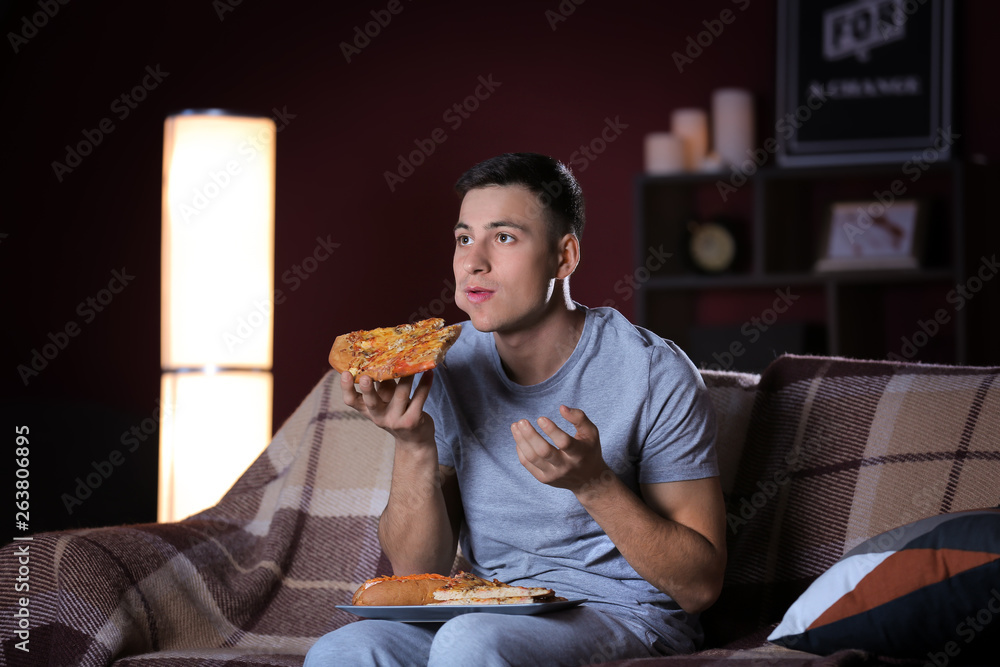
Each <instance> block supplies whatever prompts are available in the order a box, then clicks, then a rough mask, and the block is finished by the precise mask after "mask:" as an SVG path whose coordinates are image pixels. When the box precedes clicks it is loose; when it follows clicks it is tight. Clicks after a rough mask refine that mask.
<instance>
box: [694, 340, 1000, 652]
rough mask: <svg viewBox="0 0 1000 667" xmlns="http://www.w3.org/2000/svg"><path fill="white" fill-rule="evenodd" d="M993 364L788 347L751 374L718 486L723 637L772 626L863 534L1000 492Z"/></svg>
mask: <svg viewBox="0 0 1000 667" xmlns="http://www.w3.org/2000/svg"><path fill="white" fill-rule="evenodd" d="M998 373H1000V369H998V368H973V367H953V366H934V365H925V364H914V363H896V362H889V361H885V362H882V361H858V360H852V359H841V358H831V357H808V356H794V355H785V356H782V357H779V358H778V359H776V360H775V361H774V362H773V363H772V364H770V365H769V366H768V367H767V368H766V369H765V370H764V372H763V373H762V374H761V381H760V384H759V386H758V389H757V393H756V398H755V402H754V407H753V412H752V414H751V417H750V424H749V428H748V432H747V440H746V445H745V447H744V449H743V455H742V458H741V461H740V465H739V468H738V471H737V476H736V479H735V482H734V485H733V490H732V492H731V493H729V494H727V519H728V523H729V531H728V534H727V540H728V547H729V566H728V567H727V571H726V580H725V585H724V588H723V592H722V596H721V597H720V599H719V601H718V602H717V603H716V605H715V606H714V607H713V608H712V609H710V610H709V611H708V612H707V613H706V614H704V615H703V620H704V622H705V629H706V635H707V637H708V641H709V642H711V643H713V644H714V645H720V644H725V643H728V642H730V641H733V640H734V639H737V638H739V637H741V636H744V635H746V634H748V633H750V632H753V631H756V630H759V629H760V628H762V627H767V626H770V625H773V624H775V623H777V622H778V621H779V620H780V619H781V617H782V615H783V614H784V612H785V610H786V609H787V608H788V607H789V606H790V605H791V603H792V602H794V601H795V599H796V598H797V597H798V596H799V595H800V594H801V593H802V592H803V591H804V590H805V589H806V588H807V587H808V585H809V584H810V583H812V581H813V580H814V579H815V578H816V577H818V576H819V575H820V574H822V573H823V572H824V571H826V570H827V569H829V568H830V567H831V566H832V565H833V564H834V563H835V562H837V561H838V560H839V559H840V558H841V557H842V556H843V555H844V554H845V553H846V552H848V551H849V550H850V549H852V548H854V547H855V546H857V545H858V544H860V543H862V542H864V541H865V540H867V539H868V538H870V537H872V536H874V535H877V534H879V533H882V532H884V531H886V530H889V529H891V528H893V527H895V526H900V525H903V524H906V523H909V522H911V521H914V520H917V519H919V518H922V517H925V516H929V515H933V514H940V513H944V512H951V511H959V510H966V509H976V508H981V507H992V506H994V505H996V504H997V502H998V501H1000V498H998V493H997V484H996V480H997V479H1000V381H997V375H998Z"/></svg>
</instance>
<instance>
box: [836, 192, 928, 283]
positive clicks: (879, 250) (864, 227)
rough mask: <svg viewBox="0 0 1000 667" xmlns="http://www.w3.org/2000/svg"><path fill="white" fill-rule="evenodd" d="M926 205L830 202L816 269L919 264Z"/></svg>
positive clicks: (910, 201)
mask: <svg viewBox="0 0 1000 667" xmlns="http://www.w3.org/2000/svg"><path fill="white" fill-rule="evenodd" d="M923 209H924V207H923V205H922V204H921V202H919V201H917V200H914V199H898V200H896V201H895V202H894V203H892V204H891V205H889V206H883V205H882V204H881V203H880V202H878V201H854V202H837V203H834V204H832V205H831V207H830V215H829V217H828V219H827V229H826V233H825V234H824V247H823V251H822V254H821V256H820V258H819V260H817V262H816V270H817V271H857V270H871V269H916V268H919V266H920V255H921V253H922V250H923V241H924V234H925V227H926V225H925V222H924V216H923Z"/></svg>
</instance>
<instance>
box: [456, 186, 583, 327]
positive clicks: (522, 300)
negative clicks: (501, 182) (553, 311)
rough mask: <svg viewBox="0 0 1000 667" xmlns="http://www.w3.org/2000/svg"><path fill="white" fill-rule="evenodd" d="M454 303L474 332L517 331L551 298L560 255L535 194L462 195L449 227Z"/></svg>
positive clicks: (506, 189) (496, 190) (493, 189)
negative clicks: (452, 240)
mask: <svg viewBox="0 0 1000 667" xmlns="http://www.w3.org/2000/svg"><path fill="white" fill-rule="evenodd" d="M453 268H454V270H455V302H456V303H457V304H458V307H459V308H461V309H462V310H463V311H465V312H466V313H467V314H468V315H469V318H470V319H471V320H472V324H473V326H475V327H476V329H478V330H479V331H496V332H499V333H507V332H515V331H518V330H523V329H525V328H527V327H530V326H532V325H533V324H535V323H536V322H538V321H539V320H540V319H541V318H542V317H543V316H544V314H545V311H546V308H547V307H548V305H549V303H550V301H551V299H552V291H553V286H554V281H555V278H557V277H559V278H561V277H565V276H562V275H560V256H559V251H558V249H557V246H556V244H553V242H552V239H551V236H550V232H549V227H548V223H547V222H546V220H545V211H544V209H543V208H542V207H541V205H540V204H539V202H538V198H537V197H536V196H535V195H533V194H532V193H531V192H530V191H529V190H528V189H527V188H525V187H523V186H520V185H513V186H502V187H501V186H489V187H484V188H476V189H474V190H470V191H469V192H467V193H466V195H465V198H464V199H463V200H462V208H461V211H460V212H459V216H458V224H456V225H455V257H454V262H453Z"/></svg>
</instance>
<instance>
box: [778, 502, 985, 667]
mask: <svg viewBox="0 0 1000 667" xmlns="http://www.w3.org/2000/svg"><path fill="white" fill-rule="evenodd" d="M768 639H769V640H770V641H772V642H774V643H776V644H780V645H782V646H786V647H788V648H794V649H798V650H801V651H808V652H810V653H818V654H820V655H829V654H830V653H833V652H835V651H838V650H840V649H847V648H855V649H862V650H866V651H870V652H871V653H874V654H877V655H882V656H888V657H899V658H919V659H922V660H927V661H928V663H929V664H931V665H937V666H938V667H944V666H945V665H948V664H959V663H968V662H983V661H987V662H989V661H991V660H994V659H996V656H997V655H1000V510H998V509H983V510H970V511H965V512H954V513H950V514H942V515H939V516H933V517H928V518H926V519H921V520H920V521H916V522H913V523H910V524H907V525H905V526H899V527H897V528H894V529H893V530H890V531H887V532H885V533H882V534H881V535H877V536H875V537H872V538H871V539H869V540H866V541H865V542H863V543H861V544H859V545H858V546H857V547H855V548H854V549H852V550H851V551H849V552H848V553H847V554H845V555H844V557H843V558H841V559H840V560H839V561H838V562H837V563H836V564H834V565H833V567H831V568H830V569H829V570H827V571H826V572H824V573H823V574H822V575H820V576H819V577H818V578H817V579H816V580H815V581H814V582H813V583H812V585H811V586H810V587H809V588H808V589H807V590H806V591H805V592H804V593H803V594H802V595H801V596H800V597H799V598H798V600H796V601H795V603H794V604H793V605H792V606H791V607H790V608H789V609H788V611H787V612H786V613H785V615H784V618H783V619H782V621H781V623H780V624H779V625H778V627H777V628H775V630H774V631H773V632H772V633H771V635H770V636H769V637H768Z"/></svg>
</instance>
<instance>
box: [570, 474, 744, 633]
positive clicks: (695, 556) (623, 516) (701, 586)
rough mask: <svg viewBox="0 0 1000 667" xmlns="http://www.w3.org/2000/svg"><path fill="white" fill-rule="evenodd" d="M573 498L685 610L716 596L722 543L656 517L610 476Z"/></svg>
mask: <svg viewBox="0 0 1000 667" xmlns="http://www.w3.org/2000/svg"><path fill="white" fill-rule="evenodd" d="M577 499H578V500H579V501H580V503H581V504H582V505H583V506H584V508H585V509H586V510H587V511H588V512H589V513H590V515H591V516H592V517H593V518H594V520H595V521H597V523H598V524H599V525H600V526H601V528H603V529H604V531H605V532H606V533H607V534H608V537H610V538H611V541H612V542H614V544H615V546H616V547H618V550H619V551H620V552H621V554H622V556H624V557H625V560H627V561H628V563H629V564H630V565H631V566H632V568H633V569H634V570H635V571H636V572H637V573H638V574H639V575H640V576H641V577H642V578H643V579H645V580H646V581H648V582H649V583H651V584H652V585H653V586H655V587H656V588H657V589H659V590H660V591H662V592H664V593H666V594H667V595H669V596H670V597H671V598H673V599H674V600H675V601H676V602H677V603H678V604H679V605H680V606H681V607H682V608H683V609H684V610H685V611H688V612H690V613H697V612H700V611H703V610H704V609H706V608H707V607H708V606H710V605H711V604H712V602H714V601H715V599H716V597H718V594H719V589H720V587H721V583H722V574H723V570H724V569H725V562H726V555H725V546H724V544H723V545H718V546H717V545H714V544H713V543H712V542H711V541H709V540H708V539H707V538H706V537H705V536H703V535H702V534H700V533H699V532H697V531H695V530H693V529H691V528H689V527H687V526H685V525H683V524H680V523H678V522H676V521H672V520H670V519H667V518H664V517H663V516H661V515H660V514H658V513H656V512H655V511H654V510H653V509H652V508H651V507H649V505H647V504H646V503H645V502H643V500H642V499H641V498H640V497H639V496H637V495H636V494H635V493H633V492H632V490H631V489H629V488H628V487H627V486H625V484H624V483H623V482H622V481H621V480H619V479H618V477H617V476H615V475H613V474H609V475H608V476H607V477H602V478H601V479H599V480H597V481H595V482H593V483H591V484H589V485H588V486H587V488H585V489H582V490H581V491H580V492H578V493H577ZM720 552H721V553H720Z"/></svg>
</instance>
